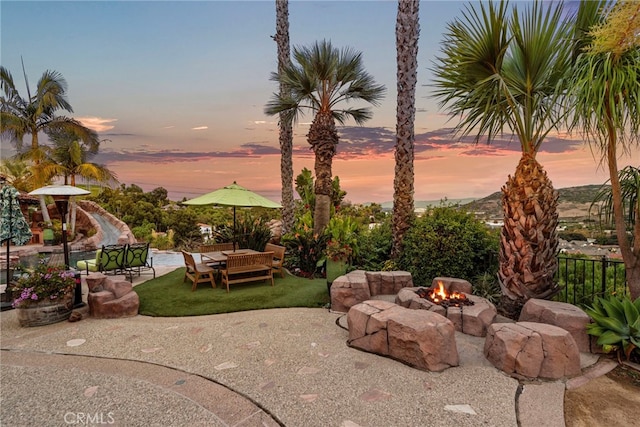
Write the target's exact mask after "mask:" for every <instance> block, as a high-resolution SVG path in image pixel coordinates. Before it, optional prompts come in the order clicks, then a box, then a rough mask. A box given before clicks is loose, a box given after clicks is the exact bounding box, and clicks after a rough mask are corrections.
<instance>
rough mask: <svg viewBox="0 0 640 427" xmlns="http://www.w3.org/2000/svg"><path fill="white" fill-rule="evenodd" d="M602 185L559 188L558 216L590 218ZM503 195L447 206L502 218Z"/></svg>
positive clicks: (420, 204)
mask: <svg viewBox="0 0 640 427" xmlns="http://www.w3.org/2000/svg"><path fill="white" fill-rule="evenodd" d="M601 188H602V186H601V185H599V184H598V185H595V184H592V185H582V186H578V187H567V188H558V189H556V190H558V193H559V198H558V214H559V216H560V218H564V219H583V218H587V217H588V216H589V206H590V205H591V202H592V201H593V199H594V197H595V195H596V194H597V193H598V191H600V189H601ZM501 198H502V193H501V192H500V191H497V192H495V193H493V194H490V195H488V196H487V197H484V198H482V199H474V198H466V199H446V203H447V204H449V203H450V204H458V205H460V206H464V207H465V208H467V210H469V211H471V212H484V214H483V216H485V217H486V218H502V202H501ZM441 202H443V200H416V201H415V202H414V205H415V207H416V209H421V208H422V209H424V208H427V207H430V206H438V205H439V204H440V203H441ZM381 205H382V209H383V210H389V211H390V210H392V209H393V202H384V203H382V204H381Z"/></svg>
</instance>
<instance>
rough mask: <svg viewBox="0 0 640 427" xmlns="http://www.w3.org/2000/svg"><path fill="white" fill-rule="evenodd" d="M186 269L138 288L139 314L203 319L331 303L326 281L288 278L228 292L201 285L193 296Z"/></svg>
mask: <svg viewBox="0 0 640 427" xmlns="http://www.w3.org/2000/svg"><path fill="white" fill-rule="evenodd" d="M184 270H185V269H184V267H182V268H179V269H177V270H175V271H173V272H171V273H169V274H166V275H164V276H161V277H158V278H156V279H152V280H149V281H147V282H145V283H142V284H140V285H138V286H136V287H135V288H134V290H135V291H136V292H137V293H138V296H139V297H140V309H139V313H140V314H143V315H145V316H162V317H176V316H201V315H204V314H219V313H231V312H234V311H246V310H260V309H265V308H284V307H322V306H324V305H326V304H327V303H328V302H329V293H328V292H327V281H326V279H313V280H311V279H305V278H302V277H297V276H292V275H290V274H285V278H284V279H283V278H280V277H275V278H274V280H275V284H274V286H273V287H272V286H271V284H270V283H268V282H266V281H265V282H255V283H242V284H238V285H231V286H230V288H229V289H230V291H229V293H227V290H226V288H223V287H222V285H221V284H220V280H217V283H216V285H217V287H216V288H215V289H213V288H212V287H211V285H210V284H209V283H201V284H199V285H198V289H196V290H195V291H193V292H191V285H192V283H191V281H190V280H188V279H187V281H186V282H183V279H184Z"/></svg>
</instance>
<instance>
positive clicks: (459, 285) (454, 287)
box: [429, 277, 473, 294]
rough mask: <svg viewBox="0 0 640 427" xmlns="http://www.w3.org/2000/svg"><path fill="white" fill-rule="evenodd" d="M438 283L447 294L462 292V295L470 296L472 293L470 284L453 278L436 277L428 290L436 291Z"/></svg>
mask: <svg viewBox="0 0 640 427" xmlns="http://www.w3.org/2000/svg"><path fill="white" fill-rule="evenodd" d="M438 283H442V285H443V286H444V288H445V289H446V290H447V292H462V293H464V294H471V293H472V292H473V286H471V283H469V282H468V281H466V280H464V279H456V278H455V277H436V278H435V279H433V280H432V281H431V288H429V289H436V288H437V287H438Z"/></svg>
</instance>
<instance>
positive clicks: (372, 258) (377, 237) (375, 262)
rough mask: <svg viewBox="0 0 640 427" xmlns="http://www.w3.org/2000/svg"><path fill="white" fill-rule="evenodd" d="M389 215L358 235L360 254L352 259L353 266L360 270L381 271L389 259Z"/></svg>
mask: <svg viewBox="0 0 640 427" xmlns="http://www.w3.org/2000/svg"><path fill="white" fill-rule="evenodd" d="M392 242H393V239H392V233H391V217H390V216H389V217H386V218H385V219H384V220H383V221H382V222H381V223H380V224H379V225H378V226H376V227H374V228H372V229H370V230H367V231H365V232H364V233H362V235H361V236H360V245H359V246H360V254H359V256H358V257H355V259H354V266H356V267H357V268H358V269H360V270H366V271H383V270H384V269H385V263H387V262H388V261H389V256H390V254H391V244H392Z"/></svg>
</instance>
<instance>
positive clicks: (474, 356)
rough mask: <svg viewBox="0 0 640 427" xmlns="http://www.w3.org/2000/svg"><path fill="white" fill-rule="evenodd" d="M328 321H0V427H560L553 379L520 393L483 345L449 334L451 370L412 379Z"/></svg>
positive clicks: (333, 317) (559, 393)
mask: <svg viewBox="0 0 640 427" xmlns="http://www.w3.org/2000/svg"><path fill="white" fill-rule="evenodd" d="M137 280H140V279H137ZM341 317H342V315H341V314H336V313H331V312H329V311H327V310H325V309H307V308H291V309H273V310H260V311H249V312H240V313H231V314H220V315H212V316H198V317H185V318H151V317H146V316H136V317H133V318H125V319H112V320H99V319H92V318H87V319H84V320H82V321H79V322H75V323H70V322H61V323H57V324H53V325H48V326H43V327H36V328H21V327H20V326H18V322H17V320H16V318H15V312H14V311H13V310H11V311H7V312H2V313H1V317H0V322H1V325H0V326H1V329H2V330H1V338H2V341H1V349H2V351H0V362H1V363H0V365H1V366H0V374H1V377H0V378H1V383H2V384H1V385H2V388H1V392H0V393H1V394H0V397H1V399H2V406H1V408H0V425H7V426H32V425H47V426H57V425H60V426H63V425H69V424H83V423H84V425H91V424H99V423H102V424H111V425H119V426H276V425H285V426H301V427H303V426H304V427H307V426H318V427H320V426H322V427H326V426H336V427H338V426H343V427H357V426H370V427H374V426H381V427H383V426H384V427H388V426H478V425H488V426H517V425H521V426H529V425H530V426H533V425H536V426H543V425H548V426H562V425H564V418H563V396H564V388H565V385H564V383H562V382H557V383H536V384H529V385H525V386H524V389H523V388H522V387H521V386H520V385H519V383H518V381H516V380H515V379H513V378H510V377H508V376H506V375H504V374H503V373H501V372H499V371H498V370H496V369H494V368H493V367H492V366H490V365H489V364H488V362H487V361H486V360H485V359H484V357H482V355H481V347H482V343H483V342H484V339H483V338H476V337H468V336H465V335H462V334H460V335H458V336H457V337H456V341H457V344H458V352H459V353H460V361H461V365H460V366H459V367H457V368H451V369H447V370H445V371H444V372H441V373H432V372H423V371H420V370H416V369H413V368H411V367H408V366H406V365H403V364H402V363H399V362H397V361H394V360H391V359H388V358H384V357H381V356H378V355H374V354H369V353H364V352H361V351H359V350H356V349H352V348H350V347H348V346H347V345H346V339H347V331H346V330H345V329H343V328H342V327H341V326H340V324H341V323H344V322H343V320H344V319H341ZM523 397H526V398H524V399H523ZM518 401H519V403H517V402H518ZM88 421H89V422H88Z"/></svg>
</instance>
